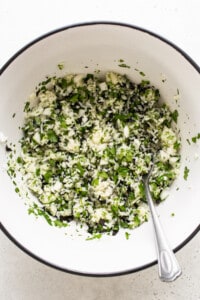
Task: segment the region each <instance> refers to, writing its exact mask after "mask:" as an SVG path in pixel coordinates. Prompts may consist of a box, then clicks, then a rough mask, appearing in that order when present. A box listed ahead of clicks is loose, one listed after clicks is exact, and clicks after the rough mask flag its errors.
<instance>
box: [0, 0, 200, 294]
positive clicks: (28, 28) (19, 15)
mask: <svg viewBox="0 0 200 300" xmlns="http://www.w3.org/2000/svg"><path fill="white" fill-rule="evenodd" d="M199 11H200V2H199V0H190V1H186V0H167V1H160V0H146V1H145V0H124V1H118V0H114V1H113V0H98V1H96V0H84V1H83V0H82V1H81V0H80V1H78V0H70V1H69V0H57V1H49V0H48V1H47V0H40V1H38V0H34V1H23V0H18V1H14V0H6V1H5V0H0V40H1V43H0V45H1V46H0V67H2V66H3V64H4V63H5V62H6V61H7V60H8V59H9V58H10V57H11V56H12V55H13V54H14V53H15V52H16V51H17V50H19V49H20V48H21V47H23V46H24V45H25V44H27V43H28V42H30V41H31V40H33V39H34V38H37V37H38V36H40V35H42V34H43V33H46V32H49V31H51V30H53V29H56V28H59V27H63V26H66V25H69V24H73V23H80V22H84V21H97V20H98V21H119V22H125V23H130V24H134V25H137V26H140V27H143V28H147V29H149V30H151V31H153V32H155V33H158V34H160V35H162V36H163V37H165V38H167V39H169V40H170V41H172V42H173V43H175V44H177V45H178V46H179V47H181V48H182V49H183V50H184V51H185V52H186V53H187V54H188V55H189V56H191V57H192V58H193V60H194V61H196V63H197V64H198V65H200V16H199ZM177 258H178V260H179V262H180V264H181V266H182V270H183V274H182V276H181V277H180V278H179V279H178V280H177V281H175V282H173V283H162V282H160V281H159V279H158V276H157V266H154V267H151V268H149V269H146V270H144V271H141V272H139V273H133V274H130V275H124V276H119V277H111V278H91V277H83V276H77V275H71V274H67V273H64V272H61V271H57V270H54V269H52V268H50V267H47V266H45V265H43V264H41V263H40V262H38V261H36V260H34V259H33V258H31V257H29V256H28V255H27V254H25V253H23V252H22V251H21V250H20V249H18V248H17V247H16V246H15V245H14V244H13V243H12V242H11V241H10V240H8V238H7V237H6V236H5V235H4V234H3V233H2V232H1V231H0V299H1V300H40V299H45V300H46V299H48V300H54V299H55V300H62V299H68V300H75V299H76V300H78V299H80V300H85V299H87V300H112V299H115V300H121V299H124V300H129V299H130V300H131V299H137V300H138V299H142V300H143V299H144V300H146V299H147V300H158V299H160V300H166V299H168V300H179V299H180V300H198V299H200V234H199V233H198V234H197V235H196V236H195V237H194V238H193V239H192V240H191V241H190V242H189V243H188V244H187V245H186V246H185V247H184V248H183V249H181V250H180V251H179V252H178V253H177Z"/></svg>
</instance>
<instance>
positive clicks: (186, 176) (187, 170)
mask: <svg viewBox="0 0 200 300" xmlns="http://www.w3.org/2000/svg"><path fill="white" fill-rule="evenodd" d="M189 172H190V169H188V167H187V166H185V168H184V174H183V178H184V179H185V180H187V179H188V175H189Z"/></svg>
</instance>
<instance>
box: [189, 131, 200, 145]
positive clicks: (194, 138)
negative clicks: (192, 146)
mask: <svg viewBox="0 0 200 300" xmlns="http://www.w3.org/2000/svg"><path fill="white" fill-rule="evenodd" d="M199 139H200V133H198V134H197V135H196V136H193V137H192V139H191V140H192V142H193V143H196V142H197V140H199Z"/></svg>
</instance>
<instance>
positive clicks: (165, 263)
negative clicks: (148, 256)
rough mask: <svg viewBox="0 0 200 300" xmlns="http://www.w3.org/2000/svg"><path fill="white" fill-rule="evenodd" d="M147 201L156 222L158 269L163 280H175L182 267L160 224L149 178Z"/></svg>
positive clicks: (145, 184)
mask: <svg viewBox="0 0 200 300" xmlns="http://www.w3.org/2000/svg"><path fill="white" fill-rule="evenodd" d="M144 187H145V192H146V197H147V201H148V204H149V207H150V211H151V215H152V220H153V224H154V230H155V237H156V244H157V254H158V271H159V277H160V279H161V280H162V281H168V282H170V281H174V280H175V279H176V278H177V277H179V276H180V275H181V273H182V272H181V268H180V266H179V263H178V261H177V259H176V257H175V254H174V252H173V251H172V250H171V248H170V247H169V245H168V242H167V239H166V237H165V234H164V232H163V229H162V226H161V224H160V221H159V218H158V215H157V213H156V209H155V206H154V203H153V200H152V197H151V193H150V189H149V184H148V180H145V181H144Z"/></svg>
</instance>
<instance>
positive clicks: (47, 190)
mask: <svg viewBox="0 0 200 300" xmlns="http://www.w3.org/2000/svg"><path fill="white" fill-rule="evenodd" d="M159 98H160V94H159V91H158V90H157V89H156V88H155V87H153V86H151V84H150V82H149V81H142V82H141V83H140V84H135V83H133V82H131V81H130V80H129V79H128V78H127V77H126V76H125V75H120V74H117V73H114V72H108V73H106V74H105V76H104V77H100V76H97V75H94V74H87V75H85V74H73V75H66V76H64V77H49V78H47V79H45V81H43V82H41V83H40V84H39V85H38V86H37V88H36V91H35V93H33V94H32V95H31V97H30V101H29V102H27V103H26V105H25V108H24V111H25V114H26V117H25V124H24V126H23V138H22V139H21V141H20V142H21V149H22V151H21V155H20V157H18V159H17V162H18V165H19V169H20V172H21V174H22V175H23V178H24V179H25V181H26V183H27V185H28V188H29V189H30V190H31V192H32V193H33V194H34V195H35V196H36V197H37V199H38V200H39V203H40V211H43V212H45V214H48V215H50V216H51V217H52V218H53V219H54V220H57V221H58V222H63V223H65V224H68V223H69V222H70V221H75V222H76V223H78V224H79V225H82V226H86V227H87V231H88V232H89V233H91V234H95V233H103V232H108V233H111V234H116V233H117V232H118V231H119V229H120V228H129V229H132V228H134V227H137V226H139V225H140V224H141V223H143V222H144V221H147V218H148V207H147V204H146V199H145V194H144V187H143V182H142V177H143V175H144V174H146V173H148V172H149V170H150V167H151V165H152V161H153V160H154V161H155V166H154V169H153V173H152V178H151V180H150V189H151V192H152V196H153V198H154V200H155V201H156V202H157V203H159V202H160V201H162V200H163V199H164V192H163V191H164V190H165V189H166V188H167V187H169V186H170V185H171V183H172V182H173V180H174V179H175V178H176V176H177V174H178V170H179V161H180V154H179V150H180V149H179V148H180V141H179V138H178V137H177V134H176V131H175V129H173V128H174V125H175V123H176V121H177V111H174V112H171V111H170V110H169V108H168V107H167V105H165V104H160V102H159ZM173 124H174V125H173Z"/></svg>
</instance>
